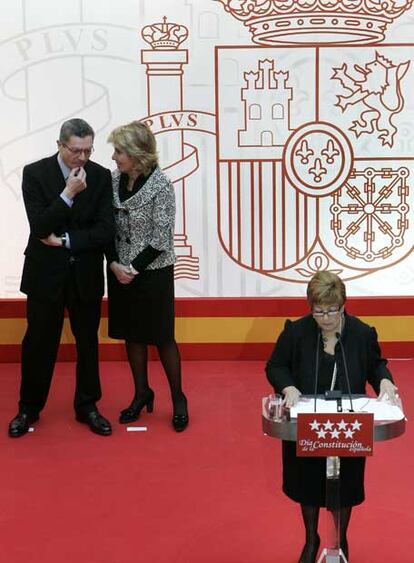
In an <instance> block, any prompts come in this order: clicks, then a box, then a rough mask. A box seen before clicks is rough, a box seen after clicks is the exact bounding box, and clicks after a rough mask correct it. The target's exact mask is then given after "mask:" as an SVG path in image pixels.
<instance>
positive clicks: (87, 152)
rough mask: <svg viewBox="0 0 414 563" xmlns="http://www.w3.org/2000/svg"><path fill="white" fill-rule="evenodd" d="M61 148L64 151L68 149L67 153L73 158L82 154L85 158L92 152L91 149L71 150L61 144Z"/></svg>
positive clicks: (92, 149)
mask: <svg viewBox="0 0 414 563" xmlns="http://www.w3.org/2000/svg"><path fill="white" fill-rule="evenodd" d="M62 146H63V147H65V149H68V151H69V152H71V153H72V154H73V156H80V155H81V154H82V153H83V154H84V155H85V156H86V157H89V156H91V154H92V153H93V151H94V148H93V147H92V148H90V149H73V148H72V147H69V146H68V145H66V144H65V143H62Z"/></svg>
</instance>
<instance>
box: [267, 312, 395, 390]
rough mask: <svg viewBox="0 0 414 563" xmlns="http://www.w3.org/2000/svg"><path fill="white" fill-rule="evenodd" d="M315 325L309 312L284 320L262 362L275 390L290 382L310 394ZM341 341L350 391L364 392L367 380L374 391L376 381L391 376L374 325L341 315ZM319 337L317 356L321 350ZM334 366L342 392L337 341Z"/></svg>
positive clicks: (313, 373) (377, 388)
mask: <svg viewBox="0 0 414 563" xmlns="http://www.w3.org/2000/svg"><path fill="white" fill-rule="evenodd" d="M317 342H318V326H317V324H316V322H315V320H314V319H313V317H312V315H308V316H306V317H303V318H301V319H298V320H297V321H293V322H292V321H289V320H288V321H286V324H285V328H284V330H283V331H282V333H281V334H280V336H279V338H278V340H277V342H276V346H275V347H274V349H273V352H272V355H271V356H270V359H269V361H268V362H267V365H266V375H267V378H268V380H269V382H270V384H271V385H272V386H273V388H274V389H275V391H276V392H277V393H280V392H281V391H282V389H283V388H284V387H287V386H288V385H294V386H295V387H297V388H298V389H299V390H300V391H301V392H302V393H303V394H304V395H312V394H313V392H314V387H315V365H316V347H317ZM342 343H343V346H344V351H345V358H346V362H347V366H348V373H349V380H350V386H351V391H352V393H365V384H366V382H367V381H368V382H369V383H370V384H371V386H372V387H373V388H374V390H375V392H376V393H377V394H378V392H379V386H380V381H381V379H383V378H386V379H390V380H391V381H392V377H391V374H390V372H389V371H388V369H387V367H386V364H387V361H386V360H384V359H383V358H381V351H380V348H379V345H378V340H377V333H376V330H375V328H372V327H370V326H368V325H367V324H365V323H363V322H362V321H360V320H359V319H358V318H356V317H351V316H349V315H345V325H344V328H343V331H342ZM322 349H323V346H322V339H320V348H319V353H320V355H319V357H321V354H322ZM335 359H336V362H337V368H338V385H339V387H340V389H341V390H342V391H343V392H344V393H346V392H347V391H348V388H347V385H346V379H345V372H344V366H343V359H342V354H341V349H340V345H339V343H337V344H336V348H335Z"/></svg>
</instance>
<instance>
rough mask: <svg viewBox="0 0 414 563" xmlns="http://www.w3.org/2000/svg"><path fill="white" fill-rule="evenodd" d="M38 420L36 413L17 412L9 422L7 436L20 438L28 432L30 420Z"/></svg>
mask: <svg viewBox="0 0 414 563" xmlns="http://www.w3.org/2000/svg"><path fill="white" fill-rule="evenodd" d="M36 420H39V415H38V414H27V413H24V412H21V413H18V414H17V415H16V416H15V417H14V418H13V420H12V421H11V422H10V424H9V436H10V437H11V438H20V436H23V435H24V434H27V432H29V428H30V425H31V424H32V422H36Z"/></svg>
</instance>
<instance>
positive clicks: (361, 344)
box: [266, 271, 398, 563]
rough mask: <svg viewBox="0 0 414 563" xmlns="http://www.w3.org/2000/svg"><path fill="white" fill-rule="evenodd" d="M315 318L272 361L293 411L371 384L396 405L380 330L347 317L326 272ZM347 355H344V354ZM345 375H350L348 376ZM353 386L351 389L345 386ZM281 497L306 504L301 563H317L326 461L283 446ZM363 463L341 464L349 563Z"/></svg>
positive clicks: (289, 329)
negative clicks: (315, 398) (303, 401)
mask: <svg viewBox="0 0 414 563" xmlns="http://www.w3.org/2000/svg"><path fill="white" fill-rule="evenodd" d="M307 299H308V303H309V307H310V314H308V315H306V316H305V317H302V318H300V319H298V320H296V321H290V320H287V321H286V323H285V327H284V329H283V331H282V333H281V334H280V336H279V338H278V340H277V342H276V345H275V347H274V349H273V352H272V354H271V356H270V359H269V361H268V362H267V365H266V375H267V378H268V380H269V382H270V384H271V385H272V386H273V388H274V390H275V392H276V393H281V394H282V395H283V396H284V400H283V402H284V404H285V406H286V407H287V408H289V407H292V406H294V405H295V404H296V403H297V402H298V400H299V398H300V396H301V395H302V394H303V395H313V394H314V392H315V383H317V393H318V394H324V393H325V391H329V390H332V391H333V390H338V391H342V392H343V393H344V394H347V393H348V392H349V390H350V391H351V393H358V394H359V393H361V394H364V393H365V387H366V383H367V382H368V383H369V384H370V385H371V386H372V387H373V389H374V391H375V392H376V393H377V395H379V396H380V397H382V396H383V395H385V394H387V395H388V397H389V398H390V399H391V401H394V402H396V403H397V402H398V395H396V391H397V388H396V387H395V385H394V384H393V380H392V376H391V374H390V372H389V371H388V369H387V361H386V360H385V359H383V358H382V357H381V351H380V347H379V344H378V339H377V333H376V330H375V329H374V328H372V327H370V326H368V325H367V324H365V323H363V322H362V321H361V320H359V319H358V318H356V317H353V316H351V315H348V314H347V313H346V311H345V301H346V290H345V285H344V283H343V282H342V280H341V279H340V278H339V277H338V276H337V275H335V274H333V273H332V272H329V271H320V272H318V273H317V274H315V275H314V276H313V278H312V279H311V281H310V282H309V284H308V288H307ZM341 348H342V349H341ZM346 368H347V369H346ZM347 379H349V382H348V381H347ZM282 460H283V491H284V493H285V494H286V495H287V496H288V497H289V498H291V499H292V500H294V501H295V502H298V503H300V505H301V512H302V517H303V522H304V526H305V537H306V540H305V545H304V548H303V550H302V553H301V555H300V559H299V562H300V563H311V562H314V561H316V556H317V553H318V549H319V545H320V537H319V535H318V519H319V509H320V507H321V506H326V499H325V476H326V464H325V463H326V458H323V457H321V458H319V457H297V456H296V444H295V442H288V441H283V443H282ZM364 470H365V458H364V457H344V458H341V507H340V531H339V532H340V543H341V549H342V551H343V552H344V554H345V556H346V557H347V559H348V543H347V528H348V524H349V521H350V518H351V512H352V507H353V506H356V505H358V504H360V503H362V502H363V501H364V498H365V494H364Z"/></svg>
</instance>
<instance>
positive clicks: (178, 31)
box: [141, 16, 188, 51]
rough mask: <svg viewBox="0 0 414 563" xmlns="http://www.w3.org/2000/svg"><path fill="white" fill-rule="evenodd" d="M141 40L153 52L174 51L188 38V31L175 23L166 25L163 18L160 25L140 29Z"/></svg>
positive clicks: (155, 24)
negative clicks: (149, 46)
mask: <svg viewBox="0 0 414 563" xmlns="http://www.w3.org/2000/svg"><path fill="white" fill-rule="evenodd" d="M141 34H142V38H143V39H144V41H146V42H147V43H148V44H149V45H151V47H152V48H153V49H154V50H157V51H175V50H176V49H178V48H179V47H180V45H181V43H184V41H185V40H186V39H187V37H188V29H187V28H186V27H185V26H184V25H179V24H177V23H172V22H170V23H167V18H166V17H165V16H164V17H163V21H162V23H154V24H152V25H147V26H145V27H144V28H143V29H142V33H141Z"/></svg>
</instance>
